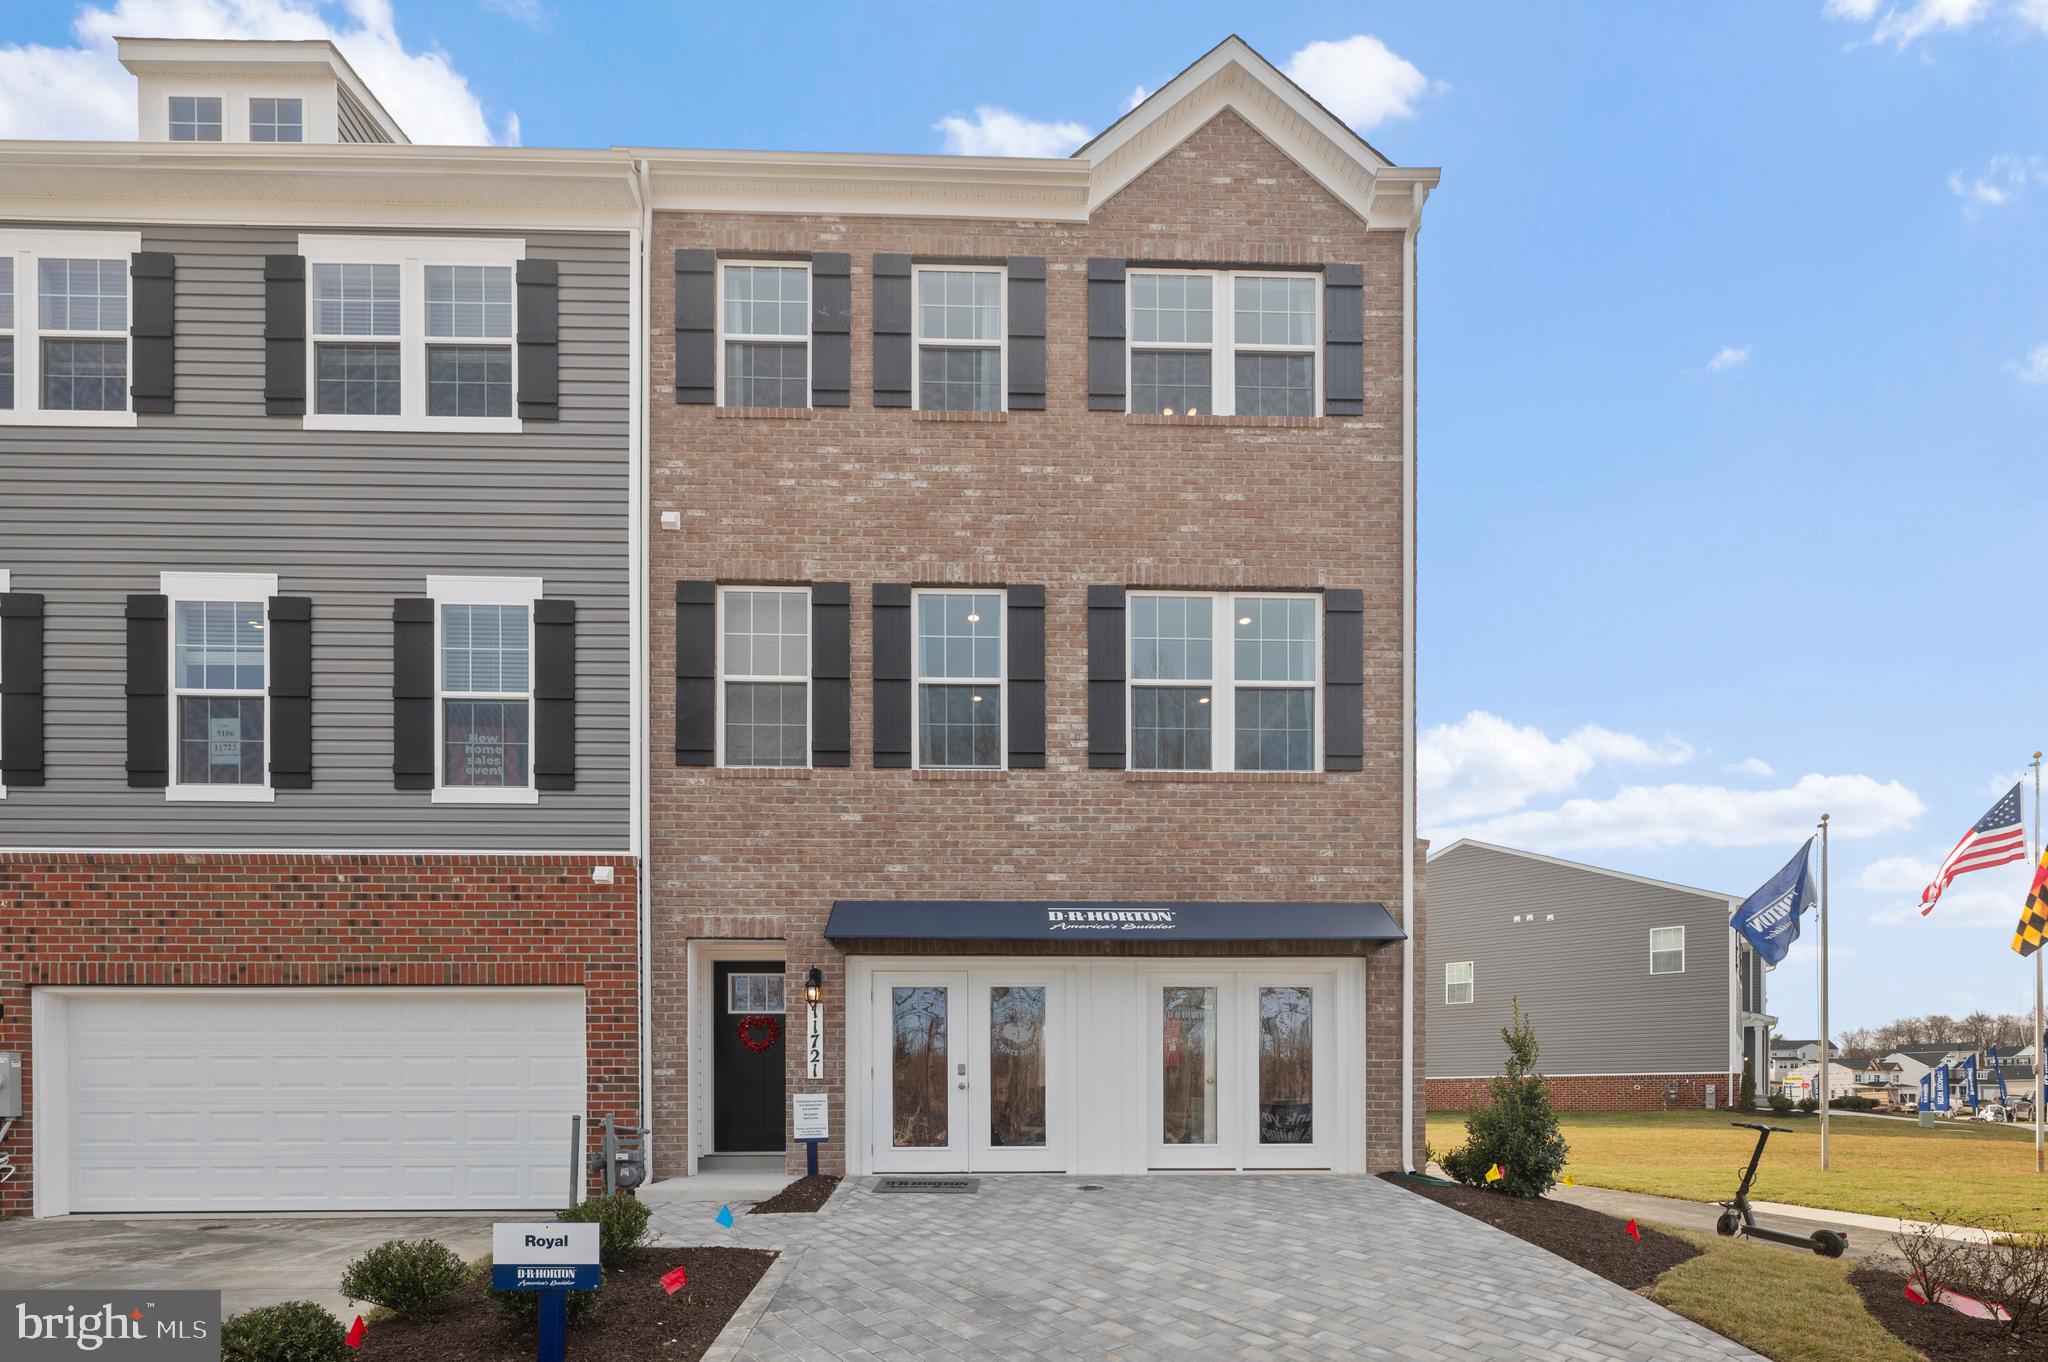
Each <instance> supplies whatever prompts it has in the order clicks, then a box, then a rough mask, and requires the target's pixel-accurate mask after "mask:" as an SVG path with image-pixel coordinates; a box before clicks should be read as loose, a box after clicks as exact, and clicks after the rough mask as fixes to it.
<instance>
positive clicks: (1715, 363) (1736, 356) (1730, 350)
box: [1707, 345, 1749, 374]
mask: <svg viewBox="0 0 2048 1362" xmlns="http://www.w3.org/2000/svg"><path fill="white" fill-rule="evenodd" d="M1747 363H1749V347H1748V346H1747V345H1742V346H1735V345H1724V346H1722V347H1721V349H1720V351H1719V353H1717V354H1716V355H1715V356H1714V357H1713V358H1712V359H1710V360H1708V361H1707V372H1708V373H1710V374H1718V373H1720V372H1722V371H1723V370H1726V369H1739V368H1741V367H1742V366H1743V365H1745V364H1747Z"/></svg>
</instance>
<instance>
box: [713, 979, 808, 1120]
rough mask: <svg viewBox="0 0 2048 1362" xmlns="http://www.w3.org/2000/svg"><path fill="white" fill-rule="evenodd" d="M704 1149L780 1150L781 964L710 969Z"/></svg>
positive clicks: (785, 1049)
mask: <svg viewBox="0 0 2048 1362" xmlns="http://www.w3.org/2000/svg"><path fill="white" fill-rule="evenodd" d="M711 988H712V999H711V1148H712V1150H713V1151H714V1152H715V1153H719V1154H747V1153H759V1152H766V1151H780V1150H781V1149H782V1147H783V1142H782V1107H783V1100H782V1099H783V1085H784V1081H785V1078H786V1072H785V1066H786V1065H787V1064H788V1062H789V1044H790V1038H789V1035H788V1033H787V1031H786V1029H785V1026H784V1023H785V1022H786V1021H787V1020H788V1019H787V1017H785V1016H784V1014H783V1005H782V992H783V978H782V962H781V961H780V960H730V961H728V960H714V961H713V962H712V964H711Z"/></svg>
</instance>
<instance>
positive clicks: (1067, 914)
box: [1045, 908, 1175, 932]
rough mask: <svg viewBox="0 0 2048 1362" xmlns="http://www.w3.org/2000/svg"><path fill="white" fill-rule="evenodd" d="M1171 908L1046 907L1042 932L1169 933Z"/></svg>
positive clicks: (1171, 916) (1172, 921) (1171, 926)
mask: <svg viewBox="0 0 2048 1362" xmlns="http://www.w3.org/2000/svg"><path fill="white" fill-rule="evenodd" d="M1174 926H1175V923H1174V910H1173V909H1171V908H1048V909H1046V910H1045V929H1046V930H1047V931H1049V932H1076V931H1095V932H1099V931H1105V930H1107V931H1118V932H1170V931H1172V930H1173V929H1174Z"/></svg>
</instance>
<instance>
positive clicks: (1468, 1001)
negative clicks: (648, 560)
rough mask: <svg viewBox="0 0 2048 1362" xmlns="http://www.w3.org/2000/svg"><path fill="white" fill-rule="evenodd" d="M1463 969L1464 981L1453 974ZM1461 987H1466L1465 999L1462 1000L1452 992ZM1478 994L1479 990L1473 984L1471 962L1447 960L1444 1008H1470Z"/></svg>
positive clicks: (1445, 962) (1445, 965) (1445, 964)
mask: <svg viewBox="0 0 2048 1362" xmlns="http://www.w3.org/2000/svg"><path fill="white" fill-rule="evenodd" d="M1461 969H1462V970H1464V971H1465V977H1464V978H1462V979H1460V978H1458V977H1457V976H1456V975H1455V974H1454V973H1453V971H1456V970H1461ZM1460 985H1463V986H1464V989H1465V996H1464V997H1462V998H1460V997H1457V996H1455V995H1453V994H1452V992H1451V990H1452V989H1454V988H1457V987H1459V986H1460ZM1477 993H1478V990H1477V989H1476V988H1474V987H1473V982H1472V962H1471V961H1470V960H1446V961H1444V1006H1445V1007H1470V1006H1471V1005H1472V999H1473V998H1474V997H1475V996H1477Z"/></svg>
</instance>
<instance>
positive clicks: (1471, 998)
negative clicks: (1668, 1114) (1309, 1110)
mask: <svg viewBox="0 0 2048 1362" xmlns="http://www.w3.org/2000/svg"><path fill="white" fill-rule="evenodd" d="M1741 902H1742V898H1741V896H1740V895H1735V894H1723V893H1716V892H1714V891H1712V890H1707V889H1693V888H1689V887H1687V886H1685V885H1681V884H1670V883H1667V882H1665V881H1663V880H1653V879H1649V878H1647V877H1645V876H1641V875H1630V874H1626V873H1624V872H1622V871H1618V870H1607V869H1603V868H1601V867H1599V866H1591V865H1583V864H1580V863H1578V862H1575V861H1566V860H1560V859H1558V858H1556V857H1552V856H1540V855H1537V854H1536V853H1534V852H1528V851H1517V850H1514V849H1513V848H1510V847H1502V846H1494V845H1492V844H1490V843H1486V842H1476V841H1472V840H1470V839H1464V840H1460V841H1457V842H1453V843H1452V844H1451V845H1450V846H1447V847H1445V848H1444V849H1443V850H1442V851H1440V852H1438V853H1436V854H1435V855H1434V856H1432V857H1431V858H1430V861H1429V915H1430V916H1429V923H1430V926H1429V971H1430V977H1429V980H1428V983H1427V989H1428V994H1429V997H1428V1005H1429V1032H1428V1047H1427V1051H1428V1059H1427V1063H1428V1068H1427V1073H1428V1079H1429V1105H1430V1106H1431V1108H1433V1109H1435V1110H1440V1111H1442V1110H1461V1109H1467V1108H1469V1107H1470V1106H1471V1104H1472V1103H1473V1102H1475V1101H1480V1100H1483V1099H1484V1095H1485V1088H1486V1083H1487V1080H1488V1079H1489V1078H1491V1077H1492V1076H1493V1075H1494V1074H1497V1073H1498V1072H1500V1066H1501V1054H1502V1051H1501V1040H1500V1031H1501V1028H1502V1027H1503V1026H1505V1025H1506V1024H1507V1021H1508V1003H1509V1000H1510V999H1512V998H1519V999H1520V1000H1521V1004H1522V1008H1523V1010H1524V1011H1526V1012H1527V1013H1528V1014H1529V1015H1530V1016H1531V1017H1532V1018H1533V1019H1534V1020H1535V1024H1536V1034H1537V1038H1538V1040H1539V1041H1540V1042H1541V1044H1542V1047H1543V1052H1542V1058H1541V1061H1540V1064H1541V1068H1542V1070H1543V1073H1544V1074H1545V1076H1546V1077H1548V1078H1549V1079H1550V1084H1551V1096H1552V1100H1553V1101H1555V1102H1556V1103H1557V1105H1558V1106H1559V1107H1560V1108H1563V1109H1565V1110H1579V1111H1619V1110H1654V1109H1660V1108H1664V1107H1700V1106H1716V1107H1726V1106H1730V1105H1732V1104H1733V1101H1734V1098H1735V1095H1736V1091H1737V1088H1738V1086H1739V1084H1740V1082H1741V1074H1742V1071H1743V1068H1744V1066H1745V1064H1746V1065H1748V1066H1750V1068H1751V1070H1752V1072H1754V1073H1756V1074H1757V1077H1758V1082H1757V1089H1758V1095H1759V1097H1761V1096H1763V1095H1764V1093H1765V1075H1766V1072H1767V1069H1768V1065H1769V1056H1770V1050H1769V1048H1768V1046H1767V1038H1768V1035H1769V1029H1770V1027H1772V1026H1774V1025H1776V1023H1777V1018H1776V1017H1773V1016H1771V1015H1770V1014H1769V1013H1768V1012H1767V1011H1765V1004H1764V976H1765V974H1766V973H1767V972H1768V971H1767V969H1766V967H1765V966H1764V964H1763V962H1762V960H1761V958H1760V957H1758V956H1757V954H1756V953H1755V951H1753V950H1752V949H1751V948H1750V947H1749V945H1748V943H1747V942H1745V941H1744V940H1743V939H1742V938H1741V937H1740V936H1738V935H1737V934H1736V933H1735V932H1734V931H1733V930H1732V929H1731V928H1730V927H1729V926H1728V919H1729V916H1730V914H1731V913H1732V912H1733V911H1734V909H1735V907H1736V906H1737V905H1739V904H1740V903H1741Z"/></svg>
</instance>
